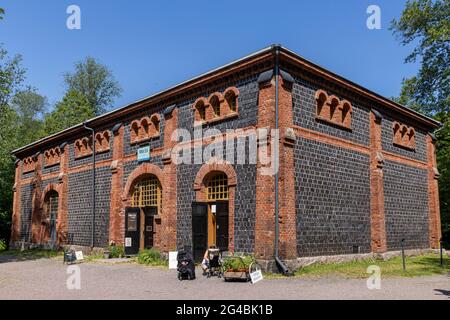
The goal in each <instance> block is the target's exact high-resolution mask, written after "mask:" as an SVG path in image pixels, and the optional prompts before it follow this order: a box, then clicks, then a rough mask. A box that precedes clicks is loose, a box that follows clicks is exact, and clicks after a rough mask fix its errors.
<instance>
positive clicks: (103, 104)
mask: <svg viewBox="0 0 450 320" xmlns="http://www.w3.org/2000/svg"><path fill="white" fill-rule="evenodd" d="M64 82H65V84H66V86H67V89H68V91H78V92H81V93H82V94H84V95H85V96H86V97H87V99H88V101H89V103H90V105H91V106H92V107H93V108H94V110H95V115H99V114H102V113H103V112H105V111H106V109H107V108H108V107H109V105H110V104H112V103H113V102H114V99H115V98H117V97H120V95H121V92H122V89H121V87H120V85H119V83H118V82H117V81H116V80H115V78H114V76H113V74H112V72H111V70H109V68H108V67H106V66H105V65H102V64H100V63H98V62H97V61H96V60H95V59H94V58H92V57H87V58H86V59H85V60H84V61H80V62H77V63H76V64H75V71H74V72H73V73H65V74H64Z"/></svg>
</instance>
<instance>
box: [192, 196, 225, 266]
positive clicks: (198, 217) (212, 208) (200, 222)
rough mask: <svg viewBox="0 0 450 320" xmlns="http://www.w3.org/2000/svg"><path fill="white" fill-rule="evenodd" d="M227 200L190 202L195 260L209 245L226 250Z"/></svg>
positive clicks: (200, 257)
mask: <svg viewBox="0 0 450 320" xmlns="http://www.w3.org/2000/svg"><path fill="white" fill-rule="evenodd" d="M228 219H229V217H228V201H216V202H194V203H193V204H192V242H193V254H194V259H195V260H196V261H201V259H202V257H203V254H204V252H205V251H206V249H207V248H209V247H210V246H211V245H215V246H216V247H217V248H219V249H220V250H221V251H228Z"/></svg>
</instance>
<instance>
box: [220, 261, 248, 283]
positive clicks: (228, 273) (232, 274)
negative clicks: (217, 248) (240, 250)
mask: <svg viewBox="0 0 450 320" xmlns="http://www.w3.org/2000/svg"><path fill="white" fill-rule="evenodd" d="M252 261H253V257H252V256H248V255H247V256H239V255H234V256H231V257H228V258H225V260H224V261H223V264H222V268H223V277H224V279H225V281H227V280H231V279H235V280H249V278H250V274H249V267H250V264H251V263H252Z"/></svg>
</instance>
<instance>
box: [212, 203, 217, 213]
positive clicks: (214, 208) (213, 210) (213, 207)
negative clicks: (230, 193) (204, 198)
mask: <svg viewBox="0 0 450 320" xmlns="http://www.w3.org/2000/svg"><path fill="white" fill-rule="evenodd" d="M216 211H217V210H216V205H215V204H213V205H211V213H216Z"/></svg>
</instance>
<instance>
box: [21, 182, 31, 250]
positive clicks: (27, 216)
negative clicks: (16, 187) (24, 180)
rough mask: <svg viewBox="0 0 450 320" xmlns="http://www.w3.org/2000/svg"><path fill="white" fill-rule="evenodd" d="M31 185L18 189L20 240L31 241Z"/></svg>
mask: <svg viewBox="0 0 450 320" xmlns="http://www.w3.org/2000/svg"><path fill="white" fill-rule="evenodd" d="M32 199H33V187H32V185H31V184H27V185H24V186H22V188H21V189H20V241H26V242H30V241H31V215H32V210H33V207H32V205H33V204H32Z"/></svg>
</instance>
